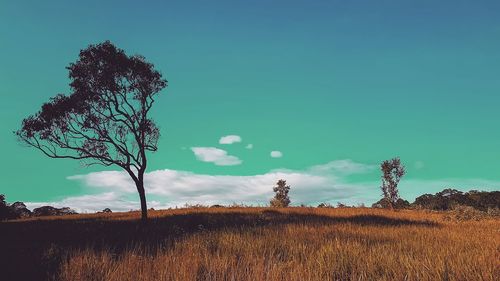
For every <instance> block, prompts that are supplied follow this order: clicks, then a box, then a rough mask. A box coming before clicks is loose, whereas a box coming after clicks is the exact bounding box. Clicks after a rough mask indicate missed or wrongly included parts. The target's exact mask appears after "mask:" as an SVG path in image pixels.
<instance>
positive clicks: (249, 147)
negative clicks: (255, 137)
mask: <svg viewBox="0 0 500 281" xmlns="http://www.w3.org/2000/svg"><path fill="white" fill-rule="evenodd" d="M245 148H246V149H252V148H253V144H251V143H249V144H247V146H245Z"/></svg>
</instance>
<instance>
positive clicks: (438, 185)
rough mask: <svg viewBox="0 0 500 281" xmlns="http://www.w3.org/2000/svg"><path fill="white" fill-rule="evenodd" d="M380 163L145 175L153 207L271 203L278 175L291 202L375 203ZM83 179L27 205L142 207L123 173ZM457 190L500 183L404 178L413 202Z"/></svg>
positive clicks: (81, 208)
mask: <svg viewBox="0 0 500 281" xmlns="http://www.w3.org/2000/svg"><path fill="white" fill-rule="evenodd" d="M376 167H377V166H376V165H369V164H363V163H358V162H354V161H352V160H336V161H331V162H329V163H325V164H322V165H315V166H312V167H309V168H307V169H304V170H289V169H277V170H272V171H269V172H267V173H264V174H258V175H248V176H232V175H231V176H230V175H207V174H198V173H193V172H188V171H179V170H170V169H165V170H156V171H152V172H149V173H147V174H146V175H145V186H146V192H147V196H148V204H149V207H153V208H156V209H158V208H167V207H175V206H183V205H184V204H186V203H188V204H197V203H199V204H206V205H211V204H231V203H244V204H252V205H267V204H268V202H269V199H270V198H271V197H272V195H273V194H272V187H273V185H274V184H275V183H276V181H277V180H279V179H285V180H287V183H288V184H290V185H291V187H292V188H291V191H290V197H291V199H292V204H293V205H299V204H308V205H316V204H318V203H320V202H329V203H332V204H335V203H336V202H343V203H346V204H358V203H365V204H368V205H369V204H371V203H373V202H375V201H377V200H378V199H380V196H381V195H380V190H379V185H380V183H379V181H378V178H379V175H378V174H374V172H376ZM359 174H365V175H371V174H373V180H371V181H366V182H351V181H350V180H349V177H350V176H351V175H359ZM68 179H69V180H77V181H81V182H82V183H83V186H84V188H85V189H86V191H87V192H88V193H92V194H90V195H83V196H74V197H68V198H65V199H62V200H58V201H56V200H54V201H51V202H27V203H26V205H27V206H28V207H29V208H34V207H39V206H43V205H52V206H56V207H62V206H67V207H71V208H74V209H75V210H77V211H79V212H95V211H100V210H102V209H104V208H111V209H112V210H114V211H127V210H130V209H138V208H139V206H140V204H139V202H138V196H137V193H136V188H135V185H134V183H133V182H132V181H131V180H130V179H129V176H128V175H127V174H126V173H125V172H119V171H103V172H94V173H89V174H85V175H75V176H70V177H68ZM449 187H451V188H456V189H459V190H463V191H466V190H470V189H479V190H500V182H497V181H489V180H483V179H467V180H464V179H442V180H413V179H404V178H403V180H402V181H401V183H400V186H399V190H400V193H401V195H402V197H403V198H405V199H407V200H410V201H412V200H413V199H414V198H415V197H417V196H419V195H421V194H424V193H436V192H438V191H441V190H442V189H444V188H449Z"/></svg>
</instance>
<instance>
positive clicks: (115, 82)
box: [16, 41, 167, 216]
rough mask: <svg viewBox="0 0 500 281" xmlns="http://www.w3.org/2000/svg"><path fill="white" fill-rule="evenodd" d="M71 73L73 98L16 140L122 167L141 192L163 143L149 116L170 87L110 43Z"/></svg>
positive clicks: (31, 120)
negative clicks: (150, 159) (153, 154)
mask: <svg viewBox="0 0 500 281" xmlns="http://www.w3.org/2000/svg"><path fill="white" fill-rule="evenodd" d="M67 69H68V71H69V78H70V80H71V82H70V87H71V93H70V94H69V95H64V94H58V95H56V96H55V97H53V98H51V99H50V100H49V101H48V102H47V103H45V104H43V105H42V108H41V110H40V111H38V112H37V113H36V114H34V115H31V116H29V117H28V118H26V119H24V120H23V122H22V127H21V129H19V130H18V131H17V132H16V134H17V136H18V137H19V139H20V140H21V141H22V142H24V143H26V144H28V145H30V146H32V147H35V148H37V149H38V150H40V151H42V152H43V153H44V154H45V155H47V156H48V157H51V158H69V159H77V160H81V161H82V162H83V163H84V164H85V165H93V164H101V165H105V166H110V165H117V166H120V167H121V168H123V169H125V170H126V171H127V172H128V174H129V175H130V176H131V177H132V179H133V180H134V182H135V183H136V186H138V190H139V189H141V187H139V186H140V185H141V186H143V175H144V172H145V170H146V167H147V157H146V152H147V151H156V150H157V143H158V139H159V137H160V130H159V128H158V126H157V125H156V124H155V122H154V121H153V120H152V119H151V118H150V117H149V112H150V110H151V108H152V106H153V104H154V102H155V97H156V95H157V94H158V93H159V92H160V91H161V90H162V89H163V88H165V87H166V86H167V81H166V80H165V79H163V78H162V75H161V74H160V72H158V71H157V70H155V68H154V65H153V64H151V63H149V62H147V61H146V60H145V58H144V57H142V56H139V55H133V56H128V55H127V54H125V52H124V51H123V50H122V49H119V48H117V47H116V46H114V45H113V44H112V43H111V42H109V41H106V42H103V43H101V44H97V45H90V46H89V47H88V48H86V49H84V50H81V51H80V55H79V59H78V60H77V61H76V62H75V63H71V64H70V65H69V66H68V67H67ZM142 188H143V187H142ZM139 193H140V195H141V191H140V190H139ZM142 199H143V198H142V195H141V206H142V207H145V199H144V206H143V204H142V203H143V202H142V201H143V200H142ZM143 209H144V208H143ZM143 211H144V210H143ZM143 216H144V214H143Z"/></svg>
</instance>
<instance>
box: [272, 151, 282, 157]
mask: <svg viewBox="0 0 500 281" xmlns="http://www.w3.org/2000/svg"><path fill="white" fill-rule="evenodd" d="M271 157H272V158H281V157H283V153H281V151H278V150H273V151H271Z"/></svg>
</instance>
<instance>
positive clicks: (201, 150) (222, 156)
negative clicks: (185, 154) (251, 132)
mask: <svg viewBox="0 0 500 281" xmlns="http://www.w3.org/2000/svg"><path fill="white" fill-rule="evenodd" d="M191 150H192V151H193V153H194V155H195V156H196V158H197V159H198V160H200V161H203V162H211V163H214V164H215V165H217V166H233V165H240V164H241V163H242V162H243V161H242V160H240V159H239V158H238V157H236V156H232V155H228V154H227V151H225V150H222V149H219V148H216V147H191Z"/></svg>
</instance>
